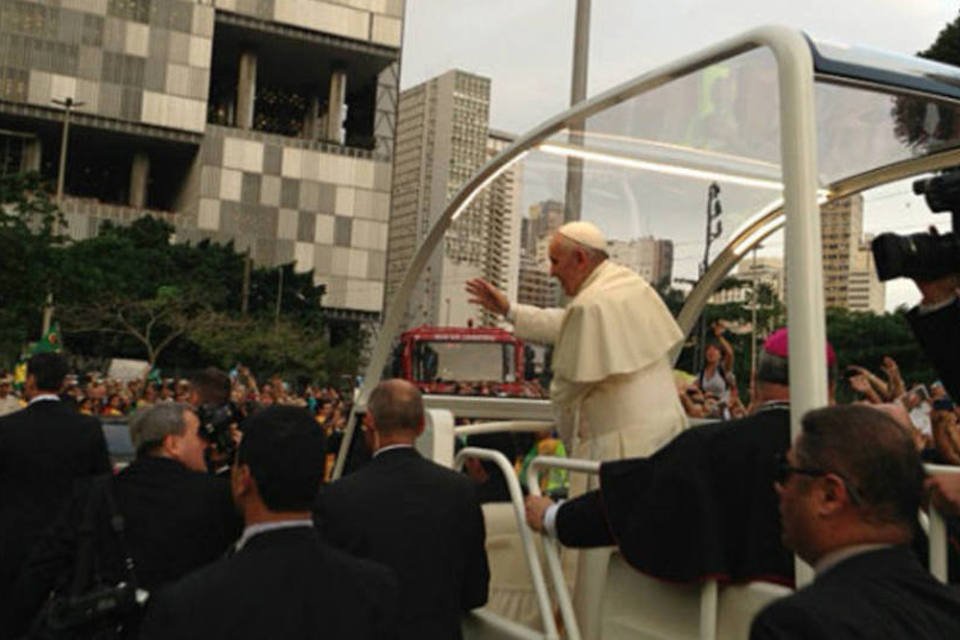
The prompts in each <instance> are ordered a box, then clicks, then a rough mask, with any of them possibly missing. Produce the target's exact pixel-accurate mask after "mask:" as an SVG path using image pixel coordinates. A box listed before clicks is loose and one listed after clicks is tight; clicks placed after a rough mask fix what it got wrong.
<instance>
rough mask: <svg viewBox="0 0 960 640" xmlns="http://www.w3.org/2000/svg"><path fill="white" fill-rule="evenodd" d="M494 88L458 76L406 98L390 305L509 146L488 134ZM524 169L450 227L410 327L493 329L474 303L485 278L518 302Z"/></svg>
mask: <svg viewBox="0 0 960 640" xmlns="http://www.w3.org/2000/svg"><path fill="white" fill-rule="evenodd" d="M489 111H490V81H489V79H487V78H484V77H481V76H477V75H474V74H470V73H467V72H464V71H460V70H451V71H448V72H447V73H444V74H442V75H440V76H437V77H436V78H432V79H430V80H428V81H426V82H424V83H422V84H419V85H417V86H415V87H411V88H410V89H407V90H406V91H404V92H402V93H401V95H400V107H399V111H398V117H397V142H396V159H395V168H394V184H393V210H392V214H391V219H390V232H389V241H388V246H389V249H388V262H387V282H386V298H385V306H387V307H389V305H390V303H391V300H393V298H394V297H395V296H396V294H397V292H398V290H399V288H400V286H401V283H402V280H403V277H404V275H405V274H406V272H407V269H408V267H409V266H410V264H411V262H412V261H413V258H414V256H415V255H416V252H417V249H418V248H419V247H420V245H421V244H422V243H423V241H424V239H425V238H426V236H427V234H428V233H429V232H430V229H432V228H433V226H434V224H435V223H436V222H437V220H438V219H439V218H440V216H441V215H442V213H443V211H444V209H445V208H446V206H447V203H448V202H450V200H451V199H452V198H453V196H454V195H455V194H456V193H457V191H458V190H459V189H460V188H461V187H462V186H463V185H464V184H465V183H466V182H467V180H468V179H469V178H470V177H471V176H472V175H473V174H474V173H475V172H476V171H477V170H478V169H479V168H480V167H481V166H483V164H484V163H486V161H487V160H488V159H489V158H491V157H493V156H494V155H496V154H498V153H499V152H500V151H501V150H502V149H503V148H505V147H506V146H507V145H508V144H509V143H510V141H511V138H510V136H509V135H507V134H502V133H497V132H491V131H490V130H489ZM519 172H520V169H519V168H515V169H513V170H510V171H506V172H504V173H503V174H501V175H500V176H499V177H498V178H497V179H496V180H495V181H493V182H492V183H491V184H490V185H489V186H488V187H487V188H486V189H485V190H484V191H483V192H482V193H480V194H478V196H477V197H476V198H475V199H474V201H473V202H472V203H471V204H470V206H469V207H467V208H466V209H465V210H464V211H463V213H462V214H461V215H460V216H459V217H458V218H457V219H456V220H455V221H453V223H452V224H451V225H450V227H449V229H447V231H446V233H445V234H444V238H443V242H442V243H441V245H440V246H439V247H438V248H437V250H436V251H435V252H434V253H433V255H432V256H430V258H429V261H428V263H427V266H426V268H425V269H424V272H423V275H422V276H421V277H420V279H419V280H418V282H417V284H416V286H415V289H414V291H413V294H412V295H411V298H410V304H409V307H408V308H407V309H406V318H405V323H404V324H405V325H406V326H408V327H410V326H417V325H421V324H431V325H444V326H465V325H467V324H468V323H470V322H473V323H484V324H491V323H493V322H494V320H495V319H494V318H492V317H489V316H488V315H487V314H485V313H481V312H480V311H478V310H477V309H476V308H475V307H474V306H472V305H470V304H468V303H467V296H466V293H465V291H464V283H465V282H466V280H468V279H470V278H477V277H482V278H486V279H487V280H490V281H491V282H493V283H494V284H495V285H497V286H498V287H500V288H503V289H504V290H506V291H507V292H508V295H511V296H515V294H516V289H517V286H518V278H517V273H518V261H519V252H520V225H519V221H520V215H519V206H520V205H519V202H520V191H519V189H520V182H521V175H520V173H519Z"/></svg>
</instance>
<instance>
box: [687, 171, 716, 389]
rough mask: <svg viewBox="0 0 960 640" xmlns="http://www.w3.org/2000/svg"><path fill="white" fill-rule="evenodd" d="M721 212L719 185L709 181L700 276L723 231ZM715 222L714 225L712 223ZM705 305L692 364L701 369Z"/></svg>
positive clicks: (705, 325) (705, 350)
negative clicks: (713, 244)
mask: <svg viewBox="0 0 960 640" xmlns="http://www.w3.org/2000/svg"><path fill="white" fill-rule="evenodd" d="M722 212H723V209H722V208H721V206H720V185H718V184H717V183H716V182H712V183H710V186H709V187H708V188H707V215H706V218H707V220H706V235H705V237H704V240H705V242H704V247H703V262H701V263H700V277H701V278H702V277H703V275H704V274H705V273H706V272H707V269H709V268H710V245H711V244H712V243H713V241H714V240H716V239H717V238H719V237H720V234H721V233H722V232H723V224H722V223H721V221H720V214H721V213H722ZM714 222H716V225H714ZM706 312H707V309H706V306H704V309H703V311H702V312H701V313H700V331H699V335H698V336H697V348H696V350H695V352H694V354H695V357H696V359H695V361H694V366H696V367H698V368H699V369H698V370H702V369H703V361H704V359H705V358H706V354H707V347H706V342H707V316H706Z"/></svg>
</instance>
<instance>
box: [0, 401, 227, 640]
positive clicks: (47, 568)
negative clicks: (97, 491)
mask: <svg viewBox="0 0 960 640" xmlns="http://www.w3.org/2000/svg"><path fill="white" fill-rule="evenodd" d="M199 426H200V422H199V420H198V419H197V416H196V414H195V413H194V412H193V410H192V409H191V408H190V407H189V406H188V405H186V404H180V403H172V402H168V403H161V404H157V405H154V406H152V407H149V408H147V409H144V410H143V411H141V412H139V413H137V414H136V415H135V416H134V417H133V419H132V420H131V423H130V439H131V441H132V442H133V445H134V447H135V448H136V451H137V458H136V460H134V461H133V463H132V464H131V465H130V466H129V467H127V468H126V469H124V470H123V471H121V472H120V474H119V475H117V476H116V477H115V478H114V479H113V481H112V487H111V488H112V491H113V494H114V497H115V502H116V505H117V511H118V512H119V514H120V515H122V516H123V519H124V533H123V540H122V541H121V540H118V539H117V535H116V533H115V532H114V531H113V530H112V529H111V528H110V522H109V514H107V513H103V512H102V511H103V509H100V510H99V512H98V517H97V518H96V522H97V528H96V534H95V540H96V544H95V549H96V558H97V561H98V566H99V567H100V573H101V577H102V579H103V581H104V582H105V583H108V584H117V583H119V582H121V581H126V580H127V579H128V576H127V571H126V569H125V567H124V566H123V561H124V558H123V556H121V555H120V551H119V550H120V549H126V550H127V552H129V554H130V557H131V558H132V559H133V561H134V566H135V573H136V580H137V586H138V587H139V588H140V589H144V590H146V591H148V592H151V591H153V590H154V589H156V588H157V587H159V586H161V585H163V584H166V583H169V582H172V581H174V580H177V579H179V578H181V577H183V576H184V575H186V574H187V573H189V572H190V571H192V570H194V569H196V568H198V567H201V566H203V565H205V564H208V563H210V562H213V561H214V560H216V559H217V558H219V557H220V556H222V555H223V554H224V552H225V551H226V550H227V549H228V548H229V546H230V545H231V544H232V543H233V542H234V541H235V540H236V539H237V537H238V536H239V535H240V530H241V527H242V522H241V520H240V516H239V515H238V514H237V512H236V510H235V509H234V507H233V503H232V502H231V500H230V485H229V483H228V482H227V481H226V480H225V479H221V478H216V477H214V476H212V475H210V474H208V473H207V472H206V471H207V468H206V462H205V459H204V451H205V450H206V448H207V446H208V444H207V442H206V441H205V440H203V439H202V438H201V437H200V435H199V434H198V429H199ZM99 498H100V496H98V495H93V496H91V495H90V492H89V487H84V488H83V490H79V491H78V492H77V495H76V497H75V499H74V500H73V501H72V503H71V504H70V505H69V507H68V508H67V509H66V510H65V511H64V512H63V513H62V514H61V516H60V518H59V519H58V521H57V523H56V525H55V526H54V528H53V529H52V530H51V532H50V533H49V534H48V535H47V536H46V537H44V538H42V539H41V540H40V542H39V543H38V544H37V546H36V547H35V548H34V550H33V553H32V554H31V556H30V559H29V560H28V561H27V563H26V565H25V566H24V569H23V571H22V573H21V576H20V579H19V581H18V582H17V588H16V593H15V594H14V595H13V597H12V608H13V609H14V620H13V621H11V627H12V628H14V629H16V630H20V631H22V630H23V629H24V628H25V626H26V624H27V623H28V622H29V621H30V619H31V618H33V617H34V616H35V614H36V612H37V611H38V610H39V609H40V606H41V605H42V604H43V601H44V599H45V598H46V596H47V594H48V593H50V591H51V590H57V591H59V592H63V591H64V590H65V589H66V586H67V585H68V584H72V581H73V575H72V572H73V569H74V566H75V563H76V556H77V549H78V532H79V530H80V527H81V526H82V523H83V520H84V515H85V513H86V509H87V503H88V500H90V499H99ZM98 504H100V503H98ZM136 622H137V621H136V620H135V619H134V620H129V621H127V625H126V626H127V627H128V628H129V629H131V630H133V629H135V628H136ZM128 635H132V632H131V633H130V634H128Z"/></svg>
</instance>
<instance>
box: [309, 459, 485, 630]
mask: <svg viewBox="0 0 960 640" xmlns="http://www.w3.org/2000/svg"><path fill="white" fill-rule="evenodd" d="M316 516H317V517H316V519H317V526H318V528H319V529H320V530H321V531H322V533H323V534H324V536H325V537H326V539H327V540H329V541H330V543H331V544H333V545H334V546H336V547H339V548H341V549H343V550H345V551H347V552H348V553H351V554H353V555H355V556H359V557H362V558H369V559H371V560H375V561H377V562H380V563H382V564H384V565H386V566H388V567H390V568H392V569H393V570H394V571H396V573H397V577H398V578H399V581H400V624H399V630H400V633H399V637H400V638H404V639H406V638H418V639H424V640H430V639H433V638H435V639H437V640H451V639H454V638H460V637H461V636H460V617H461V614H462V613H463V612H464V611H466V610H469V609H472V608H474V607H479V606H481V605H483V604H485V603H486V601H487V584H488V582H489V580H490V572H489V569H488V567H487V554H486V551H485V550H484V546H483V545H484V538H485V532H484V524H483V513H482V512H481V510H480V505H479V503H478V502H477V497H476V492H475V491H474V487H473V484H472V482H471V481H470V480H469V479H468V478H467V477H466V476H463V475H461V474H459V473H455V472H453V471H451V470H450V469H446V468H444V467H441V466H440V465H437V464H434V463H433V462H431V461H429V460H426V459H424V458H422V457H421V456H420V454H419V453H417V452H416V450H414V449H413V448H401V449H393V450H390V451H385V452H383V453H381V454H380V455H377V456H375V457H374V459H373V460H372V461H371V462H370V463H369V464H368V465H367V466H366V467H364V468H362V469H360V470H359V471H357V472H356V473H354V474H352V475H349V476H346V477H344V478H342V479H340V480H338V481H337V482H335V483H333V484H331V485H328V486H326V487H323V488H322V489H321V492H320V497H319V500H318V504H317V512H316Z"/></svg>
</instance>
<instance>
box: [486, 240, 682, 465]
mask: <svg viewBox="0 0 960 640" xmlns="http://www.w3.org/2000/svg"><path fill="white" fill-rule="evenodd" d="M606 246H607V244H606V240H605V239H604V237H603V233H602V232H601V231H600V230H599V229H598V228H597V227H596V226H594V225H593V224H591V223H589V222H570V223H568V224H565V225H563V226H562V227H560V228H559V229H558V230H557V231H556V233H555V234H554V235H553V237H552V238H551V240H550V246H549V256H550V275H552V276H554V277H556V278H557V280H559V281H560V284H561V286H562V287H563V291H564V293H566V294H567V296H570V297H571V298H572V299H571V300H570V302H569V303H568V304H567V306H566V307H565V308H564V309H540V308H538V307H534V306H530V305H523V304H514V305H511V304H510V303H509V301H508V300H507V298H506V296H505V295H504V294H503V293H502V292H501V291H500V290H498V289H497V288H496V287H494V286H493V285H491V284H490V283H489V282H487V281H485V280H482V279H476V280H470V281H469V282H467V291H468V292H469V293H470V295H471V299H470V301H471V302H473V303H474V304H479V305H481V306H482V307H484V308H486V309H488V310H490V311H492V312H494V313H499V314H502V315H505V316H506V317H507V318H508V319H509V320H510V321H511V322H513V323H514V327H515V332H516V335H517V336H518V337H520V338H523V339H525V340H532V341H535V342H543V343H549V344H553V345H554V350H553V374H554V376H553V381H552V383H551V384H550V399H551V402H552V404H553V406H554V412H555V414H556V419H557V429H558V431H559V433H560V437H561V438H562V439H563V440H564V442H565V443H566V444H567V446H568V447H570V449H568V450H572V451H573V452H574V454H573V455H574V456H575V457H579V458H589V459H592V460H615V459H618V458H624V457H635V456H648V455H650V454H652V453H653V452H655V451H656V450H657V449H659V448H660V447H661V446H662V445H663V444H665V443H666V442H668V441H669V440H671V439H672V438H673V437H674V436H675V435H676V434H677V433H679V432H680V431H681V430H682V429H684V428H685V427H686V425H687V419H686V415H685V414H684V411H683V408H682V406H681V405H680V401H679V399H678V396H677V390H676V387H675V386H674V382H673V370H672V367H671V363H670V361H669V356H668V354H669V352H670V351H671V350H672V349H673V348H674V347H675V346H677V345H678V344H679V343H680V341H681V340H683V334H682V333H681V331H680V328H679V327H678V326H677V323H676V321H675V320H674V319H673V316H672V315H671V314H670V311H669V310H668V309H667V307H666V305H664V303H663V301H662V300H661V299H660V296H659V295H658V294H657V292H656V291H654V290H653V288H652V287H651V286H650V285H649V284H647V282H646V281H645V280H644V279H643V278H641V277H640V276H639V275H637V274H636V273H635V272H634V271H632V270H631V269H628V268H626V267H624V266H621V265H618V264H615V263H613V262H611V261H609V260H608V259H607V252H606Z"/></svg>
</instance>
